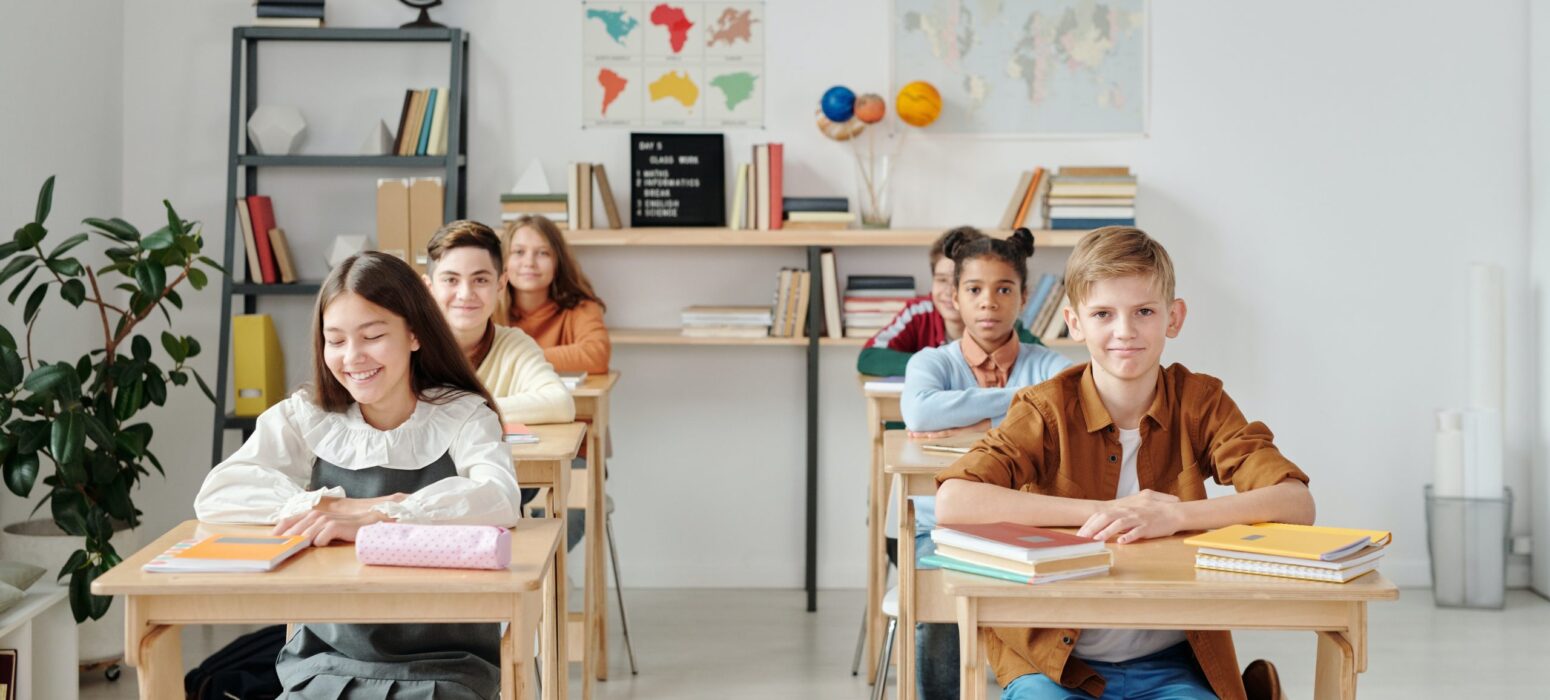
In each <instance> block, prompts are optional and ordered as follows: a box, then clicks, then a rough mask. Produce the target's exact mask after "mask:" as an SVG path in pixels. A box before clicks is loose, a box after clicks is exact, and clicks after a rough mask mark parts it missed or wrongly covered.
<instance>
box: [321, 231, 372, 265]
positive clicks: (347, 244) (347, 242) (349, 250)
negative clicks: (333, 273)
mask: <svg viewBox="0 0 1550 700" xmlns="http://www.w3.org/2000/svg"><path fill="white" fill-rule="evenodd" d="M365 249H366V237H365V236H358V235H346V236H337V237H335V238H334V249H333V250H331V251H329V253H328V269H330V270H332V269H334V268H336V267H339V263H342V262H344V259H345V258H348V257H350V256H351V255H355V254H356V253H359V252H361V251H363V250H365Z"/></svg>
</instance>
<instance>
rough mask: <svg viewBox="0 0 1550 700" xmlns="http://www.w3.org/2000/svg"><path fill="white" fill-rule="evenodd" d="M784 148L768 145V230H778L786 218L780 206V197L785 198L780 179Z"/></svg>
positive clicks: (782, 173) (778, 145) (782, 172)
mask: <svg viewBox="0 0 1550 700" xmlns="http://www.w3.org/2000/svg"><path fill="white" fill-rule="evenodd" d="M784 150H785V146H783V145H781V144H778V143H772V144H770V228H772V229H775V228H780V227H781V221H782V220H783V219H785V218H786V216H785V212H784V211H783V205H782V204H781V197H783V196H785V195H784V194H783V191H782V189H781V178H782V177H784V168H783V167H782V166H781V164H780V161H781V153H782V152H783V151H784Z"/></svg>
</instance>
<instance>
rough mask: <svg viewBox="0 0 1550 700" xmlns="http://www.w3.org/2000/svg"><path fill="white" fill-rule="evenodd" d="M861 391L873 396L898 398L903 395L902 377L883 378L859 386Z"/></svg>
mask: <svg viewBox="0 0 1550 700" xmlns="http://www.w3.org/2000/svg"><path fill="white" fill-rule="evenodd" d="M861 390H862V391H866V392H870V393H873V394H889V395H892V396H899V395H901V394H903V393H904V377H883V378H882V379H873V380H871V381H869V382H866V383H864V384H862V385H861Z"/></svg>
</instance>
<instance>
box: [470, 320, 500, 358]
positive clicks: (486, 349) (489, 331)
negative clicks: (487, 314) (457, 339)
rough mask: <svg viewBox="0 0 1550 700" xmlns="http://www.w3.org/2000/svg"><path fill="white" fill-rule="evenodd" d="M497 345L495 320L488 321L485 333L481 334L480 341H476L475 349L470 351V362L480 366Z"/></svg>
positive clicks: (485, 325)
mask: <svg viewBox="0 0 1550 700" xmlns="http://www.w3.org/2000/svg"><path fill="white" fill-rule="evenodd" d="M494 345H495V322H494V321H486V322H485V324H484V335H482V336H479V342H477V343H474V349H473V350H472V351H470V352H469V353H468V364H470V365H473V366H474V367H478V366H479V365H481V364H484V358H485V356H486V355H489V354H490V348H491V347H493V346H494Z"/></svg>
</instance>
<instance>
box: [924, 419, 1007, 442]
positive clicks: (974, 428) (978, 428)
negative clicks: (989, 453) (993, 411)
mask: <svg viewBox="0 0 1550 700" xmlns="http://www.w3.org/2000/svg"><path fill="white" fill-rule="evenodd" d="M986 430H990V419H989V418H986V419H985V420H982V421H980V422H978V423H975V424H974V425H965V426H963V427H962V428H948V429H947V430H933V431H930V432H919V431H915V430H911V431H909V435H910V437H911V438H913V439H916V440H940V439H942V438H949V437H952V436H954V435H957V434H959V433H982V432H985V431H986Z"/></svg>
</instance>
